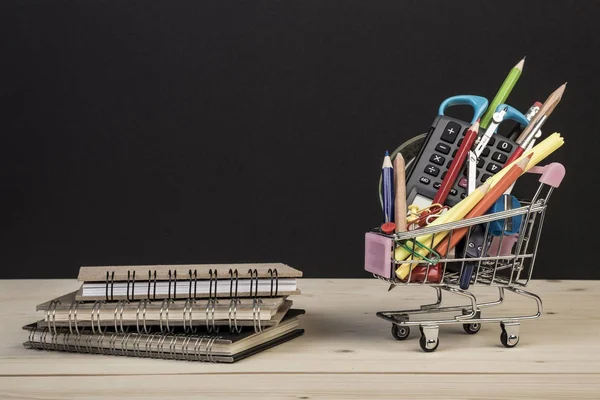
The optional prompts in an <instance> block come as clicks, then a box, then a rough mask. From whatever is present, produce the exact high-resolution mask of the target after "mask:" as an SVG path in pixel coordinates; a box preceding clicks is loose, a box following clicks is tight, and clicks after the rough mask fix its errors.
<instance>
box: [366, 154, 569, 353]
mask: <svg viewBox="0 0 600 400" xmlns="http://www.w3.org/2000/svg"><path fill="white" fill-rule="evenodd" d="M528 173H537V174H541V176H540V178H539V186H538V187H537V190H536V192H535V194H534V195H533V198H532V199H531V200H529V201H525V200H519V202H518V203H519V206H518V207H516V208H512V209H507V210H504V211H500V212H495V213H488V214H486V215H483V216H480V217H475V218H469V219H463V220H459V221H456V222H449V223H444V224H440V225H434V226H424V227H422V228H418V229H415V230H410V231H407V232H398V233H393V234H386V233H384V232H382V231H381V229H380V228H375V229H373V230H372V231H370V232H368V233H366V235H365V270H367V271H368V272H371V273H372V274H373V276H374V277H376V278H378V279H381V280H383V281H385V282H387V283H389V284H390V285H393V286H399V285H428V286H431V287H433V288H434V289H435V291H436V294H437V301H436V302H435V303H433V304H426V305H422V306H421V307H420V308H418V309H413V310H400V311H380V312H378V313H377V316H378V317H380V318H382V319H384V320H386V321H389V322H391V323H392V335H393V337H394V338H396V339H398V340H404V339H406V338H407V337H408V336H409V334H410V327H411V326H418V327H419V330H420V333H421V338H420V341H419V344H420V346H421V348H422V349H423V350H424V351H425V352H433V351H435V350H436V349H437V348H438V345H439V338H438V333H439V326H440V325H445V324H462V325H463V328H464V330H465V331H466V332H467V333H469V334H475V333H477V332H478V331H479V329H480V328H481V324H482V323H491V322H494V323H500V327H501V335H500V341H501V342H502V344H503V345H504V346H506V347H514V346H516V345H517V343H518V342H519V325H520V322H519V321H521V320H526V319H535V318H538V317H539V316H540V315H541V313H542V300H541V299H540V297H538V296H537V295H535V294H533V293H530V292H528V291H525V290H524V289H523V288H524V287H526V286H527V284H528V283H529V280H530V279H531V276H532V273H533V267H534V264H535V259H536V253H537V249H538V244H539V241H540V236H541V231H542V225H543V222H544V215H545V213H546V207H547V205H548V200H549V198H550V195H551V194H552V191H553V189H554V188H557V187H558V186H559V185H560V183H561V181H562V179H563V177H564V174H565V168H564V167H563V165H562V164H559V163H551V164H548V165H546V166H544V167H533V168H531V169H530V170H529V171H528ZM515 223H516V224H518V225H517V226H518V229H515V227H514V226H513V227H512V229H509V225H510V224H515ZM499 227H500V229H498V228H499ZM460 228H468V232H467V233H466V235H465V237H464V238H463V239H461V242H460V243H462V247H461V246H459V245H457V246H456V247H455V248H454V252H453V253H452V252H448V254H447V255H445V256H441V255H440V254H439V253H436V251H434V250H433V247H434V246H433V243H435V236H436V235H439V234H441V233H446V234H447V237H448V238H449V239H450V240H451V236H452V234H453V232H455V230H457V229H460ZM510 232H518V233H510ZM428 235H429V236H428ZM422 237H428V240H427V241H426V242H419V241H418V240H417V238H422ZM429 240H431V244H429ZM398 248H402V249H404V250H405V251H408V252H409V254H410V256H409V258H408V259H403V260H401V261H397V260H396V259H395V257H394V253H395V251H396V250H397V249H398ZM419 248H424V249H427V250H428V251H429V250H431V251H429V252H428V253H427V255H426V256H423V255H420V254H419V252H418V249H419ZM406 264H410V272H409V273H408V276H406V277H404V278H403V279H401V278H399V277H398V275H397V274H396V269H397V268H398V267H399V266H400V265H406ZM472 286H485V287H494V290H498V292H499V297H498V299H497V300H495V301H491V302H477V298H476V297H475V295H474V294H473V293H471V292H470V291H469V290H468V289H469V288H470V287H472ZM505 290H507V291H510V292H512V293H515V294H517V295H521V296H525V297H527V298H529V299H532V300H534V301H535V303H536V305H537V312H535V313H534V314H531V315H512V316H503V317H493V318H492V317H488V318H486V317H483V316H482V313H481V309H483V308H486V307H493V306H498V305H500V304H502V302H503V300H504V291H505ZM443 292H449V293H451V294H456V295H459V296H462V297H465V298H466V299H468V301H469V303H468V304H466V305H460V306H442V293H443ZM431 314H441V315H442V317H439V316H437V317H436V318H429V319H427V316H428V315H431ZM448 314H450V315H448ZM423 316H425V317H423Z"/></svg>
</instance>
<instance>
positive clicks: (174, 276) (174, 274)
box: [167, 270, 177, 299]
mask: <svg viewBox="0 0 600 400" xmlns="http://www.w3.org/2000/svg"><path fill="white" fill-rule="evenodd" d="M171 282H173V297H171ZM167 298H169V299H177V270H174V271H173V272H172V273H171V270H169V295H168V296H167Z"/></svg>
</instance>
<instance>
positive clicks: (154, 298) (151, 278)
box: [147, 270, 156, 300]
mask: <svg viewBox="0 0 600 400" xmlns="http://www.w3.org/2000/svg"><path fill="white" fill-rule="evenodd" d="M153 282H154V291H153V293H152V300H156V270H154V277H153V276H152V272H150V271H148V296H147V299H148V300H150V285H151V284H152V283H153Z"/></svg>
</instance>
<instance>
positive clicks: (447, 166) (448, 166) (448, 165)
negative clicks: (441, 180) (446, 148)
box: [446, 160, 452, 168]
mask: <svg viewBox="0 0 600 400" xmlns="http://www.w3.org/2000/svg"><path fill="white" fill-rule="evenodd" d="M450 165H452V160H450V161H448V164H446V168H450Z"/></svg>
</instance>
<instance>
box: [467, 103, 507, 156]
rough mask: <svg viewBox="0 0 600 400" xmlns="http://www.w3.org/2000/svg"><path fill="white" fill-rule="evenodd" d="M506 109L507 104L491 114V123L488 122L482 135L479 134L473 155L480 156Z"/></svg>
mask: <svg viewBox="0 0 600 400" xmlns="http://www.w3.org/2000/svg"><path fill="white" fill-rule="evenodd" d="M507 111H508V106H506V107H504V108H502V109H501V110H500V111H498V112H495V113H494V114H493V117H492V123H491V124H490V126H488V127H487V129H486V131H485V133H484V134H483V136H481V137H480V138H479V139H478V140H477V145H476V146H475V151H474V153H475V156H477V157H479V156H481V153H482V152H483V150H484V149H485V147H486V146H487V144H488V142H489V141H490V138H491V137H492V135H493V134H494V133H495V132H496V130H497V129H498V126H500V124H501V123H502V120H503V119H504V116H505V115H506V112H507Z"/></svg>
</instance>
